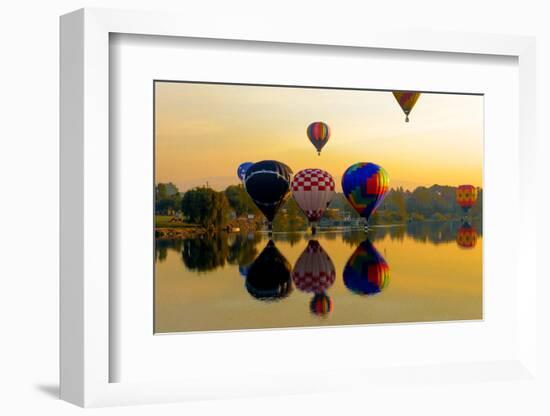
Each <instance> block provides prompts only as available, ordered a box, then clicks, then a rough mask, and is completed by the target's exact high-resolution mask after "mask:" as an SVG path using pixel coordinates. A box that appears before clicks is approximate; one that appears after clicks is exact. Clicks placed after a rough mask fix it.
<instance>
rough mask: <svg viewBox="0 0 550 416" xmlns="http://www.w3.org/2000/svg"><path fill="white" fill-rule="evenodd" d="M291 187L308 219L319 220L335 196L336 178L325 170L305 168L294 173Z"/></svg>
mask: <svg viewBox="0 0 550 416" xmlns="http://www.w3.org/2000/svg"><path fill="white" fill-rule="evenodd" d="M290 189H291V190H292V195H293V196H294V199H295V200H296V203H297V204H298V206H299V207H300V208H301V209H302V211H303V212H304V214H305V215H306V217H307V218H308V220H309V221H311V222H317V221H319V220H320V219H321V217H322V216H323V213H324V212H325V209H326V208H327V207H328V205H329V204H330V201H331V200H332V197H333V196H334V179H333V178H332V176H331V174H330V173H328V172H326V171H324V170H321V169H304V170H301V171H300V172H298V173H297V174H296V175H294V179H292V183H291V185H290Z"/></svg>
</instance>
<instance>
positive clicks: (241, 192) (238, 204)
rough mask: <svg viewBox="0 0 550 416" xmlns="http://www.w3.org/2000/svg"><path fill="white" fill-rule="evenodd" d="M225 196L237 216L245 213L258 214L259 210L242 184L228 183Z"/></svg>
mask: <svg viewBox="0 0 550 416" xmlns="http://www.w3.org/2000/svg"><path fill="white" fill-rule="evenodd" d="M225 196H226V198H227V201H228V202H229V206H230V207H231V208H233V210H234V211H235V214H236V215H237V217H240V216H242V215H245V214H254V215H258V214H259V213H260V210H259V209H258V208H257V207H256V205H255V204H254V201H252V198H250V195H248V193H247V192H246V189H244V186H242V185H230V186H228V187H227V188H226V189H225Z"/></svg>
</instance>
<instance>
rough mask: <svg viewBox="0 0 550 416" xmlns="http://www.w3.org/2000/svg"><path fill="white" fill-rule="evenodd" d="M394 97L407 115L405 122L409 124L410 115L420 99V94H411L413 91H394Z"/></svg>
mask: <svg viewBox="0 0 550 416" xmlns="http://www.w3.org/2000/svg"><path fill="white" fill-rule="evenodd" d="M393 96H394V97H395V99H396V100H397V102H398V103H399V106H400V107H401V109H402V110H403V112H404V113H405V121H406V122H407V123H408V122H409V114H410V113H411V111H412V109H413V107H414V105H415V104H416V102H417V101H418V98H419V97H420V93H419V92H411V91H394V92H393Z"/></svg>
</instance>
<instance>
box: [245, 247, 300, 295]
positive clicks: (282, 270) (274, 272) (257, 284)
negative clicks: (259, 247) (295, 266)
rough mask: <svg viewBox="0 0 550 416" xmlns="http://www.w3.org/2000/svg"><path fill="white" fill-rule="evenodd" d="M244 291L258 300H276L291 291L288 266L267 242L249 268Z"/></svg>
mask: <svg viewBox="0 0 550 416" xmlns="http://www.w3.org/2000/svg"><path fill="white" fill-rule="evenodd" d="M245 286H246V290H247V291H248V293H250V294H251V295H252V296H253V297H255V298H256V299H259V300H266V301H270V300H278V299H282V298H285V297H286V296H288V295H289V294H290V292H291V291H292V280H291V278H290V264H289V263H288V261H287V260H286V259H285V258H284V256H283V255H282V254H281V252H280V251H279V250H278V249H277V247H276V246H275V243H274V242H273V241H272V240H269V242H268V243H267V245H266V246H265V248H264V249H263V251H262V252H261V253H260V255H259V256H258V257H257V258H256V260H254V263H252V265H251V266H250V269H249V270H248V274H247V276H246V283H245Z"/></svg>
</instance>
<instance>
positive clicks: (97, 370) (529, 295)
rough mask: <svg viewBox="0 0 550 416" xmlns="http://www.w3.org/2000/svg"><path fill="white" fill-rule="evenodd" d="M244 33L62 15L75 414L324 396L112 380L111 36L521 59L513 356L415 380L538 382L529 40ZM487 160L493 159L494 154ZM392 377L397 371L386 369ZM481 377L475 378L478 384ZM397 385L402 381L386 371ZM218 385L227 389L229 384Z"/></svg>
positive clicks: (67, 344)
mask: <svg viewBox="0 0 550 416" xmlns="http://www.w3.org/2000/svg"><path fill="white" fill-rule="evenodd" d="M263 23H264V24H262V25H260V26H258V25H251V27H250V28H247V27H243V26H240V27H239V32H238V33H236V32H235V30H234V28H233V27H232V25H231V22H226V23H224V22H223V21H220V22H217V24H216V25H213V26H212V27H205V26H203V24H202V23H201V22H200V21H196V20H193V19H192V18H190V17H189V16H179V15H174V14H165V13H151V12H134V11H132V12H130V11H116V10H106V9H82V10H78V11H76V12H73V13H71V14H68V15H65V16H63V17H62V18H61V282H60V285H61V340H60V349H61V356H60V359H61V389H60V394H61V398H62V399H64V400H67V401H69V402H71V403H75V404H77V405H80V406H86V407H87V406H105V405H117V404H137V403H156V402H166V401H181V400H190V399H195V398H215V397H239V396H251V395H255V394H259V395H261V394H272V393H275V394H281V393H300V392H304V393H305V392H316V391H323V389H326V388H327V387H323V386H320V385H315V384H311V383H310V382H311V380H309V379H308V378H307V376H304V375H296V374H291V373H290V372H289V371H286V370H285V369H282V370H281V374H279V375H277V376H273V377H272V378H271V379H270V380H267V381H266V380H263V382H262V383H257V382H255V381H254V380H252V381H248V383H247V382H242V383H234V385H226V388H225V389H223V382H222V383H218V385H217V387H216V388H214V389H212V388H210V387H211V384H212V383H211V380H208V379H196V378H195V379H189V380H186V381H174V382H172V381H161V382H147V383H125V382H118V383H113V382H110V375H109V368H110V362H111V361H112V360H114V359H116V358H117V357H114V356H113V354H112V353H111V351H110V348H109V345H110V341H109V338H110V313H109V310H110V309H109V308H110V307H112V305H110V303H111V302H112V298H111V297H110V296H109V292H110V291H112V290H113V288H112V287H111V286H110V281H109V275H110V270H111V267H112V259H110V256H109V254H110V253H109V241H110V240H109V239H110V232H109V228H110V226H111V225H112V222H111V221H112V218H111V216H110V206H109V200H110V196H109V189H110V171H112V169H113V166H112V165H111V164H112V160H110V157H109V136H110V130H109V117H110V113H109V95H110V86H109V81H110V79H109V36H110V34H114V33H123V34H138V35H156V36H171V37H187V38H207V39H226V40H236V41H237V40H240V41H243V40H244V41H254V42H280V43H285V44H287V43H288V44H302V45H332V46H334V47H342V48H346V47H354V48H377V49H385V50H410V51H428V52H437V53H443V54H444V53H452V54H473V56H475V55H476V54H482V55H504V56H511V57H516V58H517V59H518V65H519V81H518V82H519V115H518V116H519V138H520V141H519V146H520V147H519V149H520V152H519V155H518V163H519V166H520V170H519V171H520V177H519V178H518V182H519V186H520V189H519V192H520V195H521V198H520V206H519V208H518V209H519V213H520V214H521V213H523V214H525V215H520V219H519V224H518V232H517V236H518V240H517V250H518V262H519V265H518V266H519V267H518V270H517V271H516V272H517V273H519V270H521V271H522V281H523V283H522V285H521V287H519V288H518V292H517V311H518V312H517V325H518V334H517V339H518V342H519V345H518V348H517V355H516V356H515V357H510V359H508V360H501V361H499V362H477V363H469V364H462V365H460V366H457V365H455V364H453V363H442V364H441V365H440V366H433V365H431V366H423V365H422V363H418V370H417V372H418V373H416V375H415V377H418V378H419V379H420V380H424V381H425V380H433V379H434V377H436V374H443V376H442V377H443V378H445V380H448V381H451V382H452V381H453V380H461V381H471V382H480V380H483V379H484V377H483V376H481V377H479V374H480V372H481V373H482V372H483V369H485V370H487V371H493V372H494V373H495V374H496V373H499V374H505V375H506V379H507V380H512V381H515V380H517V382H518V383H519V382H521V381H525V380H531V381H530V382H533V383H537V382H538V381H537V380H538V379H537V362H536V346H537V337H536V331H537V327H536V316H537V304H536V302H535V298H536V279H537V270H536V266H535V264H536V261H535V258H534V256H535V250H533V245H534V241H536V235H535V229H536V218H535V217H534V216H533V215H532V214H529V215H527V214H526V213H527V207H528V206H529V204H533V203H534V200H533V196H532V195H534V192H531V191H532V190H533V187H534V183H533V181H532V178H531V177H530V175H529V169H530V168H531V169H532V167H533V166H534V165H535V150H534V144H535V140H536V137H535V131H534V126H535V120H534V117H535V114H536V112H535V86H536V84H535V42H534V39H533V38H529V37H517V36H505V35H483V34H464V33H460V34H448V33H440V34H437V35H434V34H433V33H414V32H408V33H406V35H404V34H403V33H397V32H387V33H384V32H379V31H369V30H363V29H357V31H350V32H345V33H342V32H336V31H331V30H327V28H323V30H315V28H313V29H309V30H308V31H307V32H304V31H303V30H301V29H300V28H299V27H292V26H290V27H286V28H285V30H284V31H282V30H281V28H280V27H279V26H278V25H276V24H273V23H270V22H269V21H266V22H263ZM489 151H491V150H490V149H489ZM392 371H393V370H392ZM476 372H477V376H476V375H475V374H476ZM337 373H338V374H332V376H333V378H334V380H336V382H335V383H334V385H332V386H329V388H328V391H331V390H338V389H347V388H348V387H349V386H348V384H347V383H345V382H343V381H342V380H345V379H352V380H355V381H356V382H357V383H359V385H361V384H363V385H367V384H369V383H374V382H375V381H376V382H377V380H390V378H388V369H384V368H382V369H380V370H379V371H378V372H376V371H371V372H370V373H369V376H366V375H365V374H360V373H357V372H355V371H353V370H349V369H345V368H343V369H341V370H339V371H337ZM389 374H393V375H394V376H395V375H396V374H399V377H401V378H402V377H403V373H391V371H390V372H389ZM221 379H222V380H223V381H224V382H227V383H230V380H229V378H223V377H221Z"/></svg>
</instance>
